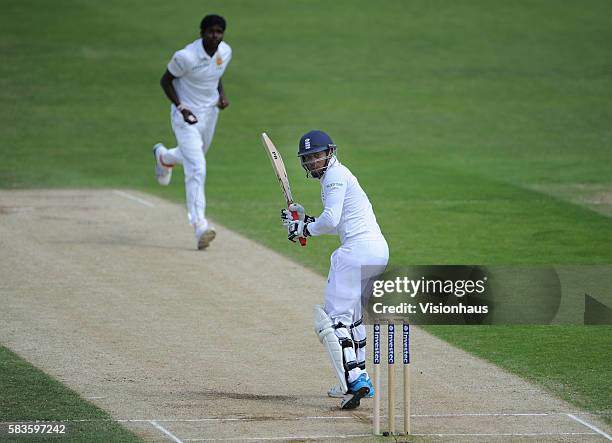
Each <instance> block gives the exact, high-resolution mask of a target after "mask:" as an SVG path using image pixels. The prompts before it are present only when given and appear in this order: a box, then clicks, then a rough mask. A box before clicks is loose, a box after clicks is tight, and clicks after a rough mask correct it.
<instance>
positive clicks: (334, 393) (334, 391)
mask: <svg viewBox="0 0 612 443" xmlns="http://www.w3.org/2000/svg"><path fill="white" fill-rule="evenodd" d="M367 382H368V386H369V388H370V393H369V394H368V395H366V396H365V398H372V397H374V385H372V380H370V378H369V377H368V380H367ZM344 394H345V392H343V391H342V386H341V385H340V383H336V384H335V385H334V386H332V387H331V388H329V391H327V395H328V396H330V397H332V398H343V397H344Z"/></svg>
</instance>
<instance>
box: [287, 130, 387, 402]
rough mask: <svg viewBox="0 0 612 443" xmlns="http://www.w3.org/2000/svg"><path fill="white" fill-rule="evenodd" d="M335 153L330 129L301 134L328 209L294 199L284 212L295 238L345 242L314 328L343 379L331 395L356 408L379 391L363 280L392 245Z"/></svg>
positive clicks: (303, 152)
mask: <svg viewBox="0 0 612 443" xmlns="http://www.w3.org/2000/svg"><path fill="white" fill-rule="evenodd" d="M335 154H336V145H335V144H334V143H333V142H332V140H331V138H330V137H329V136H328V135H327V134H326V133H325V132H323V131H310V132H308V133H306V134H304V135H303V136H302V138H301V139H300V144H299V151H298V156H299V157H300V160H301V162H302V167H303V168H304V169H305V170H306V176H307V177H312V178H316V179H318V180H319V181H320V182H321V200H322V201H323V206H324V209H323V212H322V213H321V215H319V216H318V217H317V218H314V217H311V216H309V215H306V213H305V210H304V208H303V206H302V205H300V204H298V203H294V204H292V205H291V206H289V208H288V209H283V210H282V211H281V220H282V222H283V223H284V224H285V225H286V226H287V229H288V238H289V240H291V241H293V242H295V241H297V240H298V239H299V238H301V237H303V238H306V237H310V236H312V237H316V236H318V235H323V234H333V235H338V236H339V237H340V242H341V245H340V247H339V248H338V249H336V250H335V251H334V253H333V254H332V256H331V267H330V269H329V275H328V280H327V282H328V283H327V287H326V289H325V305H324V306H321V305H316V306H315V332H316V333H317V335H318V337H319V340H320V341H321V343H323V345H324V346H325V348H326V350H327V353H328V355H329V357H330V360H331V363H332V366H333V368H334V371H335V373H336V376H337V377H338V384H337V385H336V386H334V387H332V388H331V389H330V390H329V391H328V395H329V396H330V397H342V402H341V405H340V406H341V407H342V409H353V408H356V407H357V406H359V403H360V400H361V398H363V397H372V396H373V395H374V387H373V386H372V382H371V381H370V377H369V376H368V373H367V372H366V369H365V360H366V350H365V345H366V328H365V326H364V325H363V324H362V312H361V310H362V306H361V280H362V279H368V278H370V277H371V276H372V275H373V274H377V273H380V272H382V270H384V268H385V266H386V265H387V262H388V260H389V247H388V246H387V242H386V240H385V238H384V237H383V235H382V233H381V231H380V227H379V226H378V223H377V222H376V217H375V216H374V212H373V211H372V205H371V204H370V201H369V200H368V197H367V195H366V194H365V192H363V189H361V186H360V185H359V182H358V181H357V179H356V178H355V176H354V175H353V174H352V173H351V171H349V169H348V168H347V167H346V166H344V165H343V164H341V163H340V162H339V161H338V159H337V158H336V155H335ZM290 211H297V212H298V215H299V217H298V219H297V220H293V219H292V216H291V212H290ZM363 265H369V266H370V267H368V268H367V269H368V270H369V272H365V273H362V268H361V266H363Z"/></svg>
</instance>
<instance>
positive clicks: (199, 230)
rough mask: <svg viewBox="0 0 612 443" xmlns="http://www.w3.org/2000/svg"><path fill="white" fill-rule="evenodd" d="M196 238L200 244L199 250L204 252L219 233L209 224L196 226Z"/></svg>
mask: <svg viewBox="0 0 612 443" xmlns="http://www.w3.org/2000/svg"><path fill="white" fill-rule="evenodd" d="M195 236H196V241H197V242H198V249H199V250H202V249H206V248H207V247H208V245H210V242H211V241H213V240H214V239H215V237H216V236H217V233H216V232H215V229H214V228H213V227H212V226H209V224H208V222H204V223H200V224H199V225H197V226H196V231H195Z"/></svg>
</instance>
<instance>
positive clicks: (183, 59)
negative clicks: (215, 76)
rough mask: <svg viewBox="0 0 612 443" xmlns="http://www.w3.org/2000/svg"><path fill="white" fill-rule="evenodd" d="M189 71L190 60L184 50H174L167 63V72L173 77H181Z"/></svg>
mask: <svg viewBox="0 0 612 443" xmlns="http://www.w3.org/2000/svg"><path fill="white" fill-rule="evenodd" d="M189 71H191V62H190V60H189V57H188V56H187V54H186V53H185V51H183V50H180V51H176V52H175V53H174V55H173V56H172V59H171V60H170V63H168V72H170V74H172V75H173V76H175V77H182V76H183V75H185V74H187V73H188V72H189Z"/></svg>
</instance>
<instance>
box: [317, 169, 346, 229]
mask: <svg viewBox="0 0 612 443" xmlns="http://www.w3.org/2000/svg"><path fill="white" fill-rule="evenodd" d="M329 178H330V180H328V181H326V182H325V184H324V188H323V195H324V199H325V208H323V212H322V213H321V215H320V216H319V217H317V218H316V219H315V221H314V222H312V223H310V224H309V225H308V232H310V235H313V236H317V235H322V234H335V233H336V228H337V226H338V224H339V223H340V217H342V208H343V206H344V196H345V195H346V186H347V181H346V179H345V178H344V177H342V176H341V175H340V174H338V175H337V176H335V177H329Z"/></svg>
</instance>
